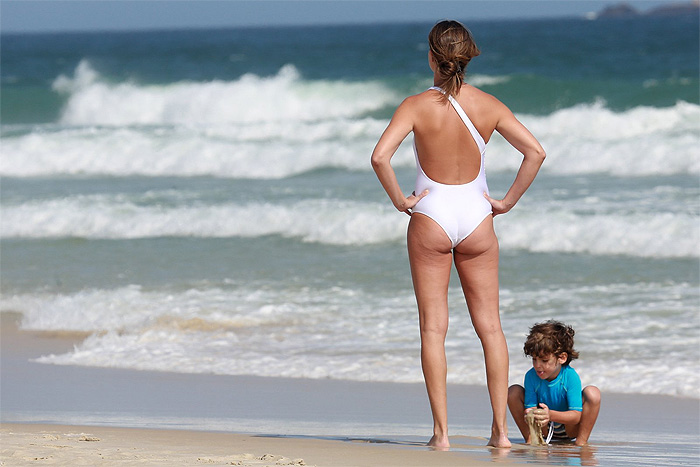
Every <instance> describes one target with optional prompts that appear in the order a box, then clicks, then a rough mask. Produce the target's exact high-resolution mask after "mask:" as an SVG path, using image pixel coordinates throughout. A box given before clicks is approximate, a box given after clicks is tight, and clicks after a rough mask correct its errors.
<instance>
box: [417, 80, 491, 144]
mask: <svg viewBox="0 0 700 467" xmlns="http://www.w3.org/2000/svg"><path fill="white" fill-rule="evenodd" d="M430 89H434V90H436V91H440V92H441V93H443V94H445V91H444V90H443V89H442V88H440V87H437V86H432V87H431V88H430ZM447 99H448V100H449V101H450V104H452V107H454V109H455V110H456V111H457V115H459V118H461V119H462V122H464V125H465V126H466V127H467V129H468V130H469V133H471V135H472V138H474V141H475V142H476V145H477V146H478V147H479V152H481V153H483V152H484V150H485V149H486V143H485V142H484V138H483V137H482V136H481V133H479V131H478V130H477V129H476V127H475V126H474V124H473V123H472V121H471V120H470V119H469V116H467V113H466V112H465V111H464V109H463V108H462V106H461V105H459V102H457V99H455V98H454V97H452V96H447Z"/></svg>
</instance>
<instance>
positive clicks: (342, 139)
mask: <svg viewBox="0 0 700 467" xmlns="http://www.w3.org/2000/svg"><path fill="white" fill-rule="evenodd" d="M54 88H55V89H56V90H57V92H61V93H65V94H66V95H67V99H68V100H67V103H66V106H65V108H64V110H63V113H62V116H61V118H60V121H59V122H57V123H56V124H52V125H44V126H42V127H39V128H37V127H27V128H5V129H4V132H5V135H4V137H3V161H2V164H1V165H0V175H3V176H12V177H39V176H53V175H73V176H105V175H106V176H132V175H143V176H182V177H187V176H202V175H207V176H215V177H230V178H252V179H255V178H271V179H275V178H284V177H288V176H294V175H297V174H300V173H304V172H308V171H312V170H316V169H320V168H327V167H336V168H344V169H349V170H364V171H370V170H371V169H370V166H369V162H368V158H369V154H370V153H371V152H372V149H373V147H374V145H375V144H376V141H377V139H378V138H379V136H380V135H381V133H382V132H383V131H384V128H385V127H386V125H387V124H388V120H387V119H386V118H381V117H378V116H377V115H376V112H377V111H378V110H380V109H387V108H388V109H391V108H395V107H396V106H398V104H399V103H400V101H401V98H402V96H399V95H397V94H396V92H395V91H394V90H392V89H391V88H390V87H389V86H388V85H386V84H384V83H381V82H377V81H361V82H346V81H341V80H338V81H330V80H317V81H313V80H307V79H304V78H303V77H301V76H300V75H299V72H298V71H297V70H296V69H295V68H294V67H293V66H292V65H288V66H286V67H284V68H282V69H281V70H280V71H279V73H278V74H277V75H274V76H270V77H260V76H253V75H244V76H242V77H240V78H239V79H237V80H233V81H217V82H176V83H170V84H163V85H143V84H139V83H135V82H121V83H116V84H115V83H108V82H106V81H105V80H104V79H102V77H101V76H100V74H99V73H98V72H96V71H95V70H94V69H93V68H92V67H91V66H90V64H89V62H87V61H83V62H81V63H80V65H78V67H77V69H76V71H75V76H74V77H72V78H71V77H65V76H61V77H59V78H57V79H56V80H55V83H54ZM382 112H384V110H382ZM518 117H519V118H520V119H521V120H522V121H523V122H524V123H525V125H526V126H527V127H528V128H529V129H530V130H531V131H532V133H533V134H534V135H535V136H536V137H537V138H538V139H539V140H540V141H541V142H542V144H543V146H544V148H545V150H546V151H547V154H548V158H547V160H546V162H545V164H544V166H543V168H542V171H543V172H549V173H553V174H563V175H577V174H595V173H606V174H613V175H615V176H619V177H639V176H649V175H659V174H665V175H673V174H691V175H697V174H700V157H698V153H697V147H699V146H700V132H698V131H697V128H698V127H699V126H700V106H698V105H696V104H692V103H687V102H682V101H681V102H677V103H676V104H675V105H674V106H671V107H666V108H653V107H636V108H633V109H629V110H625V111H619V112H616V111H612V110H610V109H608V108H606V107H605V104H604V103H603V102H596V103H593V104H579V105H576V106H574V107H570V108H567V109H561V110H558V111H555V112H553V113H551V114H549V115H545V116H533V115H527V114H525V115H518ZM411 152H412V151H411V148H410V145H409V144H408V143H407V144H405V145H403V146H402V147H401V148H400V150H399V152H398V154H397V155H396V156H395V158H394V159H393V161H392V163H393V164H394V165H395V166H396V167H408V166H412V165H413V164H414V161H413V156H412V153H411ZM520 160H521V156H520V154H519V153H517V151H515V150H514V149H512V147H510V145H508V143H507V142H506V141H505V140H504V139H503V138H502V137H500V136H499V135H497V134H494V137H493V138H492V141H491V142H490V143H489V145H488V149H487V162H486V168H487V170H488V171H489V172H502V171H514V170H517V167H518V166H519V164H520Z"/></svg>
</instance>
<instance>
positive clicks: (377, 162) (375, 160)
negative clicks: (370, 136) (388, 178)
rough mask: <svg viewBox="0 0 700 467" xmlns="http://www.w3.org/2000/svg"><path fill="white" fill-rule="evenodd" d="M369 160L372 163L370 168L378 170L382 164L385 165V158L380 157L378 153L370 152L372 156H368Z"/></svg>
mask: <svg viewBox="0 0 700 467" xmlns="http://www.w3.org/2000/svg"><path fill="white" fill-rule="evenodd" d="M370 162H371V164H372V168H373V169H374V170H375V172H376V171H377V170H380V169H381V168H382V167H384V165H386V163H387V160H386V158H385V157H381V155H380V154H377V153H376V152H375V153H372V157H371V158H370Z"/></svg>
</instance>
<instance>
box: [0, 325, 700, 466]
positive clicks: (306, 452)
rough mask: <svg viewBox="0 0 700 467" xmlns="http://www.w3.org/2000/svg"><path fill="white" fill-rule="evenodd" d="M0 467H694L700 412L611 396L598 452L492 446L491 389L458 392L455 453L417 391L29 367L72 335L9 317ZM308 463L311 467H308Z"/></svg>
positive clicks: (596, 439) (412, 387)
mask: <svg viewBox="0 0 700 467" xmlns="http://www.w3.org/2000/svg"><path fill="white" fill-rule="evenodd" d="M2 318H3V320H2V341H1V343H2V362H1V363H2V366H1V370H2V375H1V377H2V379H1V381H2V386H1V388H0V389H1V390H2V392H1V393H0V395H1V399H0V401H1V403H2V429H1V432H0V435H1V439H2V443H1V444H2V451H1V454H2V462H3V463H4V464H2V465H7V466H11V465H202V464H206V465H250V466H263V465H316V466H319V467H321V466H348V467H349V466H358V467H359V466H433V465H435V466H441V465H445V466H449V465H465V463H466V464H468V465H477V466H478V465H489V464H492V463H494V462H497V463H498V464H499V465H522V464H528V465H630V466H631V465H650V466H651V465H656V466H658V465H684V464H685V465H692V463H693V462H695V461H696V460H698V459H700V458H699V457H698V456H699V455H700V444H699V442H698V435H699V434H700V430H699V428H700V427H699V425H700V422H699V420H700V419H699V418H698V414H699V413H700V403H699V401H698V400H697V399H689V398H674V397H668V396H651V395H646V396H645V395H624V394H604V395H603V409H602V411H601V415H600V418H599V421H598V424H597V425H596V428H595V430H594V432H593V435H592V436H591V445H590V446H589V447H584V448H578V447H574V446H570V445H557V446H550V447H547V448H532V447H529V446H526V445H524V444H523V439H522V437H521V436H520V435H519V433H517V431H514V430H517V428H516V427H515V425H514V423H513V422H512V420H510V423H509V428H510V438H511V441H512V442H513V447H512V448H511V449H507V450H504V449H492V448H488V447H486V446H485V444H486V438H485V436H486V435H487V433H488V427H489V423H490V413H489V407H488V398H487V394H486V390H485V388H483V387H478V386H465V385H451V386H450V388H449V396H450V403H451V407H450V409H451V410H452V412H451V415H452V416H453V418H452V429H453V431H452V436H451V443H452V447H451V449H450V450H449V451H447V452H438V451H433V450H431V449H429V448H427V447H425V446H424V443H425V442H426V441H427V438H428V434H429V432H430V414H429V412H428V404H427V400H426V396H425V394H424V389H423V387H422V385H420V384H409V383H406V384H391V383H370V382H352V381H330V380H320V381H311V380H302V379H289V378H259V377H244V376H217V375H185V374H177V373H164V372H148V371H133V370H119V369H104V368H84V367H76V366H58V365H45V364H39V363H35V362H33V361H31V360H32V359H33V358H36V357H38V356H40V355H42V354H46V353H54V352H63V351H66V350H68V349H69V348H70V347H72V346H73V345H74V344H75V343H76V338H77V336H74V335H73V336H71V335H66V334H61V333H41V332H39V333H38V332H31V331H20V330H18V329H17V326H16V320H17V318H18V316H17V315H16V314H11V313H3V314H2ZM302 462H303V463H302Z"/></svg>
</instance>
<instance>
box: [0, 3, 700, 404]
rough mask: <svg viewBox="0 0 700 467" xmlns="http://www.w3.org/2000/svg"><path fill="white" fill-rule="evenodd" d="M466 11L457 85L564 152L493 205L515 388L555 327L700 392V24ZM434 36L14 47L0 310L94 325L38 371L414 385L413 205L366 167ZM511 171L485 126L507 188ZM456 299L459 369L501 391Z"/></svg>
mask: <svg viewBox="0 0 700 467" xmlns="http://www.w3.org/2000/svg"><path fill="white" fill-rule="evenodd" d="M457 19H461V20H463V21H464V22H465V24H467V25H468V26H469V27H470V29H471V30H472V32H473V33H474V36H475V38H476V41H477V44H478V45H479V46H480V48H481V51H482V54H481V56H479V57H477V58H475V59H474V60H473V61H472V63H471V64H470V65H469V69H468V70H467V82H469V83H471V84H473V85H475V86H477V87H479V88H480V89H482V90H484V91H486V92H488V93H491V94H493V95H495V96H496V97H498V98H499V99H500V100H502V101H503V102H504V103H506V104H507V105H508V106H509V107H510V108H511V109H512V110H513V111H514V113H515V114H516V116H517V117H518V118H519V119H520V120H521V121H522V122H523V123H524V124H525V125H526V126H527V127H528V128H529V129H530V130H531V131H532V133H533V134H534V135H535V136H536V137H537V138H538V139H539V140H540V141H541V143H542V145H543V146H544V148H545V149H546V151H547V154H548V157H547V160H546V161H545V163H544V165H543V167H542V170H541V172H540V175H539V176H538V178H537V179H536V180H535V183H534V184H533V186H532V188H531V189H530V190H529V191H528V192H527V193H526V195H525V196H524V197H523V199H522V200H521V202H520V203H519V204H518V205H517V206H516V208H515V209H514V210H513V211H511V212H510V213H508V214H507V215H504V216H499V217H497V218H496V221H495V223H496V230H497V234H498V236H499V240H500V244H501V270H500V274H501V276H500V277H501V319H502V323H503V327H504V331H505V333H506V337H507V339H508V343H509V349H510V358H511V364H510V380H511V383H520V382H522V378H523V376H524V374H525V372H526V371H527V370H528V369H529V368H530V366H531V363H530V361H529V359H528V358H526V357H525V356H524V355H523V353H522V344H523V341H524V337H525V335H526V334H527V332H528V328H529V327H530V326H531V325H533V324H534V323H536V322H540V321H544V320H547V319H552V318H554V319H559V320H562V321H564V322H566V323H568V324H570V325H572V326H573V327H574V328H575V329H576V348H577V349H578V350H579V351H580V354H581V357H580V359H579V360H577V361H575V362H574V363H573V366H574V367H575V368H576V369H577V371H578V372H579V374H580V375H581V377H582V380H583V384H584V385H587V384H595V385H597V386H598V387H600V389H601V390H602V391H603V392H604V393H605V392H606V391H607V392H621V393H643V394H665V395H674V396H684V397H692V398H699V397H700V365H699V364H698V357H700V355H699V352H700V351H699V349H700V313H699V311H700V268H699V264H700V263H699V259H700V223H699V222H698V219H699V216H700V183H699V181H700V179H699V178H698V177H699V175H700V151H699V149H698V148H700V95H699V89H700V83H699V79H698V76H699V72H700V67H699V65H698V61H699V58H698V57H699V52H698V44H699V40H698V19H697V16H695V17H690V18H688V17H674V18H658V17H657V18H649V17H638V18H631V19H609V20H596V21H592V20H584V19H558V20H555V19H548V20H528V21H469V18H468V17H461V18H460V17H459V16H458V17H457ZM431 26H432V24H372V25H354V26H350V25H348V26H323V27H322V26H317V27H303V28H302V27H269V28H247V29H220V30H187V31H151V32H119V33H116V32H115V33H62V34H30V35H8V34H5V35H3V36H2V38H1V46H2V58H1V60H2V68H1V76H2V81H1V92H2V102H1V109H0V111H1V127H0V131H1V133H0V136H1V138H2V140H1V144H2V146H1V150H2V160H1V162H0V176H1V177H2V183H1V185H0V190H1V193H0V194H1V198H0V207H1V209H2V210H1V224H0V228H1V230H0V234H1V241H0V249H1V251H0V253H1V262H2V267H1V269H0V280H1V292H2V298H1V301H0V310H2V311H13V312H18V313H21V314H22V324H21V326H22V328H23V329H27V330H38V331H68V332H76V333H82V334H83V335H84V336H85V337H86V338H85V340H84V341H82V342H81V343H80V344H79V345H77V346H76V347H75V348H74V349H73V350H72V351H70V352H68V353H65V354H58V355H54V354H49V355H44V356H42V357H40V358H39V359H38V361H39V362H41V363H45V364H54V365H82V366H94V367H110V368H124V369H135V370H155V371H167V372H182V373H207V374H226V375H255V376H270V377H295V378H312V379H318V378H330V379H336V380H353V381H387V382H420V381H422V374H421V370H420V363H419V334H418V322H417V311H416V305H415V300H414V297H413V289H412V285H411V279H410V272H409V267H408V259H407V254H406V239H405V236H406V226H407V224H408V217H407V216H405V215H404V214H401V213H398V212H397V211H396V210H395V209H394V208H393V207H392V206H391V203H390V202H389V199H388V198H387V196H386V194H385V193H384V191H383V190H382V188H381V186H380V185H379V183H378V181H377V180H376V177H375V175H374V173H373V171H372V169H371V167H370V162H369V158H370V154H371V152H372V149H373V147H374V144H375V143H376V142H377V140H378V138H379V136H380V135H381V133H382V131H383V130H384V128H385V127H386V125H387V124H388V121H389V119H390V118H391V115H392V113H393V111H394V109H395V108H396V107H397V106H398V104H399V103H400V102H401V100H402V99H403V98H404V97H405V96H407V95H409V94H414V93H418V92H421V91H423V90H424V89H426V88H427V87H429V86H430V85H432V75H431V73H430V70H429V68H428V65H427V47H426V38H427V34H428V31H429V30H430V28H431ZM410 143H411V141H410V139H409V140H407V142H406V143H405V144H404V145H402V146H401V148H400V149H399V151H398V153H397V154H396V156H395V158H394V160H393V164H394V167H395V169H396V170H397V174H398V176H399V179H400V182H401V184H402V186H403V187H404V189H405V190H407V191H410V190H412V188H413V186H412V185H413V181H414V178H415V162H414V160H413V154H412V149H411V144H410ZM519 163H520V156H519V154H518V153H517V152H516V151H514V150H513V149H512V148H510V147H509V146H508V145H507V143H505V141H504V140H503V139H502V138H501V137H499V136H497V135H495V136H494V138H493V139H492V141H491V142H490V143H489V144H488V146H487V155H486V171H487V174H488V180H489V187H490V191H491V193H492V195H495V196H499V195H500V196H502V195H503V194H504V193H505V191H506V190H507V188H508V187H509V186H510V183H511V181H512V179H513V178H514V176H515V171H516V170H517V168H518V166H519ZM453 276H456V274H453ZM449 295H450V297H449V298H450V314H451V316H450V320H451V322H450V331H449V334H448V338H447V353H448V365H449V376H448V381H450V382H451V383H461V384H475V385H485V373H484V367H483V358H482V352H481V347H480V344H479V341H478V339H477V337H476V335H475V333H474V331H473V328H472V326H471V323H470V320H469V316H468V313H467V310H466V307H465V304H464V300H463V298H462V296H461V290H460V288H459V284H458V281H457V280H456V277H453V281H452V283H451V286H450V294H449Z"/></svg>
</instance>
